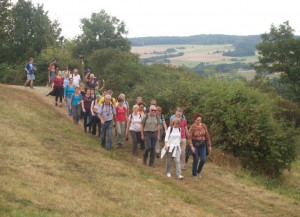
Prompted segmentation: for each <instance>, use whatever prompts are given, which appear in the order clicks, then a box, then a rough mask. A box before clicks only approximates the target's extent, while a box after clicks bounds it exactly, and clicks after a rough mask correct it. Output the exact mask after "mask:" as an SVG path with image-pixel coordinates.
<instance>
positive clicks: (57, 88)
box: [52, 71, 64, 107]
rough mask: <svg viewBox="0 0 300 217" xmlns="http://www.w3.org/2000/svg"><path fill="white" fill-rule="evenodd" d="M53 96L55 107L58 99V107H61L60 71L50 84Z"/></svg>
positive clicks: (62, 92)
mask: <svg viewBox="0 0 300 217" xmlns="http://www.w3.org/2000/svg"><path fill="white" fill-rule="evenodd" d="M52 90H53V95H54V96H55V106H57V100H58V98H59V102H60V107H62V98H63V95H64V77H62V76H61V71H58V72H57V76H55V78H54V80H53V83H52Z"/></svg>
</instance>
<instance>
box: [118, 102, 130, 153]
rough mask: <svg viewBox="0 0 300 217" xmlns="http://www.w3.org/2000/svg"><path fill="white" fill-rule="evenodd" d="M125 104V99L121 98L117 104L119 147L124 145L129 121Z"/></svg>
mask: <svg viewBox="0 0 300 217" xmlns="http://www.w3.org/2000/svg"><path fill="white" fill-rule="evenodd" d="M123 104H124V100H123V99H122V98H119V99H118V105H117V106H116V130H117V148H122V147H123V142H124V137H125V129H126V123H127V122H128V116H127V109H126V108H125V106H123Z"/></svg>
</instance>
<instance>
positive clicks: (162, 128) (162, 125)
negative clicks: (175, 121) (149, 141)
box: [155, 106, 167, 158]
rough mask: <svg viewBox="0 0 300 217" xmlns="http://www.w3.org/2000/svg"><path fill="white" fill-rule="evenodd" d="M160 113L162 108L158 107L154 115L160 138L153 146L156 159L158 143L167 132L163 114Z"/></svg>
mask: <svg viewBox="0 0 300 217" xmlns="http://www.w3.org/2000/svg"><path fill="white" fill-rule="evenodd" d="M161 112H162V108H161V107H159V106H158V107H157V113H156V114H157V117H158V119H159V125H160V138H159V140H157V142H156V145H155V154H156V157H157V158H159V157H160V141H162V139H163V135H164V134H165V133H166V132H167V124H166V121H165V117H164V116H163V114H162V113H161Z"/></svg>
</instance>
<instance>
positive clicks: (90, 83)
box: [84, 68, 99, 89]
mask: <svg viewBox="0 0 300 217" xmlns="http://www.w3.org/2000/svg"><path fill="white" fill-rule="evenodd" d="M84 80H85V81H86V86H87V88H90V89H95V86H96V85H99V82H98V81H96V79H95V75H94V74H93V73H92V70H91V69H90V68H88V69H87V70H86V76H85V77H84Z"/></svg>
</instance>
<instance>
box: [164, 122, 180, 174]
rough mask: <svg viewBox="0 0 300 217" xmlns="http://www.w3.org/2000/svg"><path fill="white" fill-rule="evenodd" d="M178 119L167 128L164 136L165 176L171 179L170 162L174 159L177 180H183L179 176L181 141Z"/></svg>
mask: <svg viewBox="0 0 300 217" xmlns="http://www.w3.org/2000/svg"><path fill="white" fill-rule="evenodd" d="M179 124H180V119H179V118H175V119H174V121H173V125H172V126H169V127H168V130H167V132H166V136H165V150H166V152H167V153H166V154H167V163H166V174H167V177H171V160H172V158H175V165H176V175H177V178H178V179H183V176H182V174H181V164H180V153H181V149H180V141H181V133H180V127H179Z"/></svg>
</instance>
